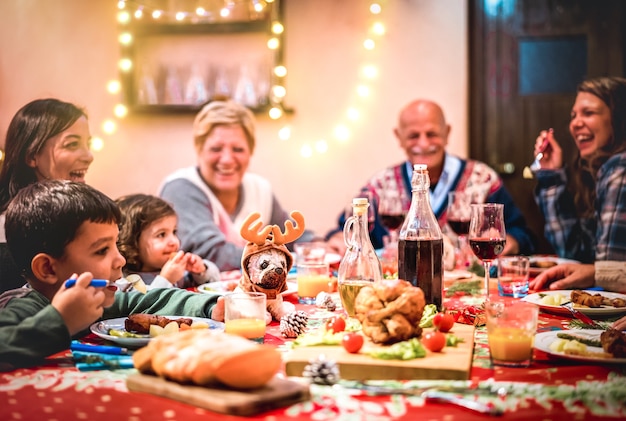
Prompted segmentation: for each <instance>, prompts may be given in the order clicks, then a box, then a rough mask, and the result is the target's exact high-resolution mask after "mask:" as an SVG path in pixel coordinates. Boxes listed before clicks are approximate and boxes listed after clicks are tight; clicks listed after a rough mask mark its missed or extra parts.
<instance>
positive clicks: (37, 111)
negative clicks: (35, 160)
mask: <svg viewBox="0 0 626 421" xmlns="http://www.w3.org/2000/svg"><path fill="white" fill-rule="evenodd" d="M81 117H87V114H86V113H85V111H84V110H83V109H82V108H79V107H77V106H76V105H74V104H70V103H69V102H63V101H59V100H58V99H53V98H49V99H37V100H35V101H32V102H29V103H28V104H26V105H24V106H23V107H22V108H20V110H19V111H18V112H17V113H16V114H15V116H14V117H13V119H12V120H11V123H10V124H9V128H8V129H7V136H6V140H5V143H4V148H5V157H4V163H3V164H2V169H1V170H0V213H1V212H3V211H4V210H6V208H7V206H8V204H9V201H10V200H11V199H12V198H13V197H14V196H15V195H16V193H17V192H18V191H19V190H20V189H21V188H23V187H25V186H27V185H29V184H31V183H34V182H35V181H37V175H36V173H35V170H34V169H33V168H31V167H30V166H29V165H28V164H27V161H28V160H29V159H31V158H32V157H33V156H35V155H36V154H37V153H38V152H40V151H41V149H42V148H43V147H44V145H45V143H46V140H48V139H50V138H51V137H54V136H56V135H58V134H59V133H62V132H63V131H64V130H67V128H68V127H70V126H71V125H72V124H74V123H75V122H76V121H77V120H78V119H79V118H81Z"/></svg>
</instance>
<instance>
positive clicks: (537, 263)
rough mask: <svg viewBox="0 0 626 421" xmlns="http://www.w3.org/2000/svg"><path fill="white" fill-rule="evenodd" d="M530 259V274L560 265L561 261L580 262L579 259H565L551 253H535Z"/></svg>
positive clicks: (534, 274)
mask: <svg viewBox="0 0 626 421" xmlns="http://www.w3.org/2000/svg"><path fill="white" fill-rule="evenodd" d="M528 260H529V261H530V269H529V270H528V272H529V273H530V276H537V275H539V274H540V273H541V272H543V271H544V270H546V269H549V268H551V267H554V266H556V265H560V264H561V263H580V262H579V261H577V260H571V259H563V258H561V257H557V256H549V255H534V256H530V257H529V259H528Z"/></svg>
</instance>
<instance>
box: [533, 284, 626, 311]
mask: <svg viewBox="0 0 626 421" xmlns="http://www.w3.org/2000/svg"><path fill="white" fill-rule="evenodd" d="M522 300H524V301H528V302H530V303H533V304H537V305H538V306H539V307H540V308H541V309H542V310H545V311H548V312H551V313H558V314H570V313H569V310H568V309H566V308H564V307H561V304H563V303H567V302H570V301H571V302H572V303H574V308H575V309H576V310H579V311H580V312H581V313H584V314H586V315H588V316H592V317H593V316H600V317H608V316H616V315H623V314H626V295H625V294H620V293H617V292H608V291H584V290H578V289H574V290H569V289H562V290H554V291H542V292H537V293H534V294H529V295H527V296H526V297H524V298H522Z"/></svg>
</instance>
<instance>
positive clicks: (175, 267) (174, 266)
mask: <svg viewBox="0 0 626 421" xmlns="http://www.w3.org/2000/svg"><path fill="white" fill-rule="evenodd" d="M186 266H187V259H186V258H185V252H184V251H182V250H181V251H179V252H177V253H176V254H175V255H174V256H172V257H171V258H170V260H168V261H167V262H165V264H164V265H163V267H162V268H161V273H160V275H161V276H162V277H164V278H165V279H167V280H168V281H170V282H171V283H172V284H175V283H176V282H178V281H179V280H180V279H181V278H182V277H183V276H184V275H185V268H186Z"/></svg>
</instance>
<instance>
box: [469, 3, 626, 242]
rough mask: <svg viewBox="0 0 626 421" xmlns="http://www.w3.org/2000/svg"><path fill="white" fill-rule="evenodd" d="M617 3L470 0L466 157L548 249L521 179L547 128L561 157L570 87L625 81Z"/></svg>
mask: <svg viewBox="0 0 626 421" xmlns="http://www.w3.org/2000/svg"><path fill="white" fill-rule="evenodd" d="M625 15H626V1H624V0H497V1H496V0H469V39H470V46H469V48H470V60H469V61H470V80H469V82H470V100H469V121H470V123H469V124H470V139H469V145H470V146H469V150H470V156H471V157H472V158H475V159H479V160H481V161H484V162H486V163H488V164H489V165H491V166H492V167H494V168H495V169H496V170H498V172H499V173H500V175H501V176H502V177H503V179H504V182H505V185H506V187H507V189H508V190H509V192H510V193H511V194H512V195H513V198H514V199H515V202H516V204H517V205H518V206H519V208H520V209H521V210H522V212H523V213H524V215H525V216H526V221H527V222H528V224H529V226H530V228H531V229H532V230H533V232H534V233H535V234H536V235H537V237H538V239H539V250H538V251H539V252H541V253H549V252H551V251H552V249H551V247H550V246H549V245H548V244H547V242H546V241H545V238H544V237H543V218H542V216H541V212H540V211H539V209H538V207H537V205H536V204H535V201H534V198H533V189H534V187H535V182H534V180H533V179H528V178H524V167H526V166H528V165H529V164H530V163H531V162H532V160H533V148H534V144H535V139H536V138H537V136H538V135H539V132H540V131H541V130H543V129H547V128H554V131H555V136H556V138H557V139H558V140H559V142H560V144H561V145H562V147H563V148H564V151H565V157H566V159H572V158H573V157H574V156H575V152H576V149H575V148H576V146H575V144H574V142H573V140H572V139H571V136H570V134H569V129H568V123H569V115H570V110H571V107H572V105H573V103H574V99H575V96H576V93H575V91H576V86H577V84H578V83H579V82H581V81H582V80H583V79H586V78H589V77H596V76H624V69H625V66H624V62H625V58H626V56H625V54H624V46H625V35H624V34H625V33H626V17H625Z"/></svg>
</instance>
